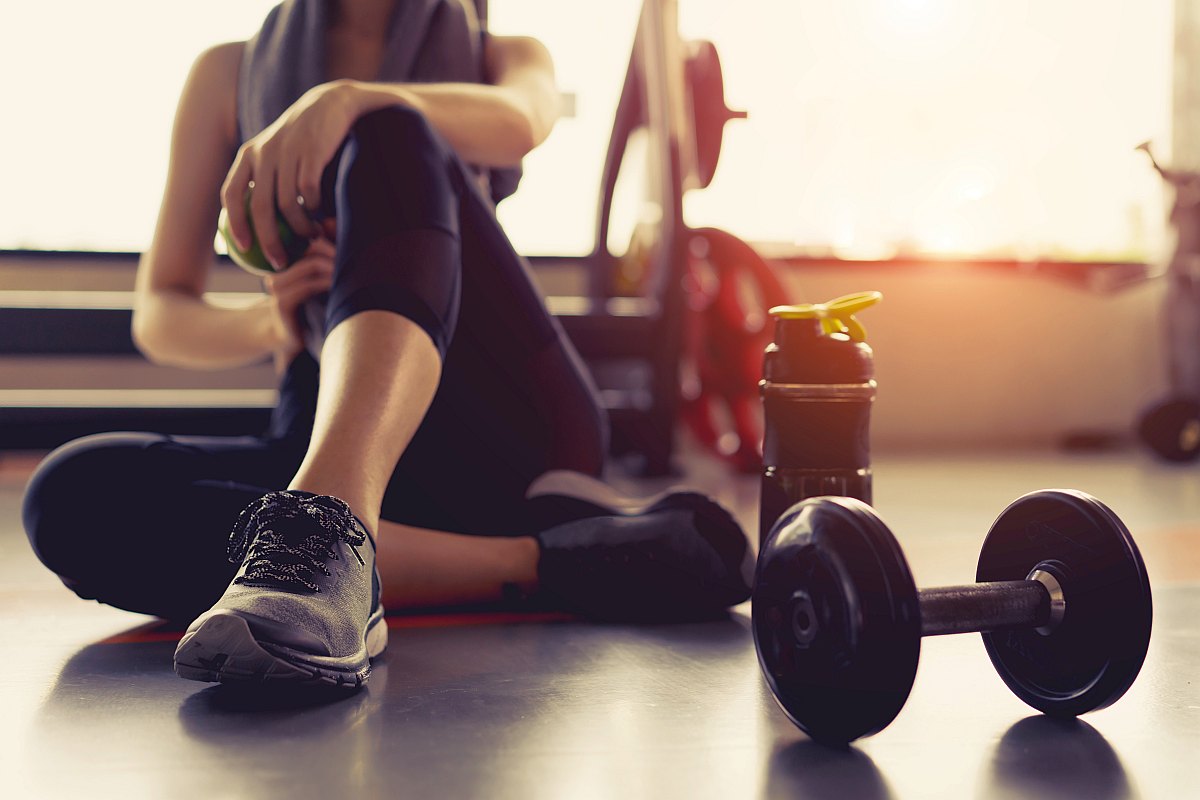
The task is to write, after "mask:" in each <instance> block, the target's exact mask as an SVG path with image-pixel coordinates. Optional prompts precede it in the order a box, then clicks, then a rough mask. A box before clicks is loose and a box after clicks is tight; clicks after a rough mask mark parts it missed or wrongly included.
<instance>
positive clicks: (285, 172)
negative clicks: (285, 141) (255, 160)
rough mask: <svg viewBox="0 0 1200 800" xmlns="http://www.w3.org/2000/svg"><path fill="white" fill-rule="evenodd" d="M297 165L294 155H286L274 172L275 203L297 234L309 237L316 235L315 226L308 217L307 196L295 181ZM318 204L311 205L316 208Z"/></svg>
mask: <svg viewBox="0 0 1200 800" xmlns="http://www.w3.org/2000/svg"><path fill="white" fill-rule="evenodd" d="M298 169H299V165H298V164H297V162H296V159H295V157H294V156H289V155H286V154H285V156H284V158H283V161H282V162H281V163H280V165H279V171H278V172H277V173H276V174H275V191H276V197H277V200H276V205H278V207H279V212H280V213H281V214H283V218H284V219H285V220H287V224H288V226H289V227H291V229H292V230H293V231H295V232H296V233H297V234H298V235H300V236H303V237H304V238H305V239H311V238H312V237H314V236H316V235H317V228H316V226H315V225H314V224H313V222H312V220H310V219H309V218H308V204H309V202H310V201H309V199H308V197H307V196H304V195H302V194H301V191H300V188H299V186H298V185H297V181H296V171H297V170H298ZM317 207H318V206H313V208H317Z"/></svg>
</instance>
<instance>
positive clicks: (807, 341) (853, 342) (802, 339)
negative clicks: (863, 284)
mask: <svg viewBox="0 0 1200 800" xmlns="http://www.w3.org/2000/svg"><path fill="white" fill-rule="evenodd" d="M881 299H883V295H882V294H881V293H879V292H858V293H856V294H848V295H844V296H842V297H838V298H836V299H834V300H830V301H829V302H828V303H807V304H804V305H795V306H775V307H774V308H772V309H771V310H770V314H771V316H772V317H774V318H775V337H774V338H775V341H774V342H773V343H772V344H771V345H769V346H768V347H767V350H766V353H765V355H764V358H763V380H764V381H766V382H768V383H798V384H815V383H826V384H828V383H834V384H838V383H866V382H867V381H870V380H873V379H874V377H875V363H874V354H873V353H872V351H871V346H870V345H869V344H867V342H866V338H867V332H866V329H865V328H863V326H862V323H860V322H859V321H858V320H857V319H856V318H855V316H854V315H855V314H856V313H858V312H859V311H862V310H863V309H864V308H868V307H870V306H873V305H875V304H876V303H878V302H879V301H880V300H881Z"/></svg>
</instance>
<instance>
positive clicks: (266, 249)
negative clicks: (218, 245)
mask: <svg viewBox="0 0 1200 800" xmlns="http://www.w3.org/2000/svg"><path fill="white" fill-rule="evenodd" d="M351 92H352V89H351V84H350V82H347V81H333V82H331V83H323V84H321V85H320V86H315V87H313V88H312V89H309V90H308V91H307V92H305V93H304V95H303V96H301V98H300V99H299V100H297V101H296V102H295V103H293V104H292V105H291V107H290V108H288V110H287V111H285V112H284V113H283V114H281V115H280V116H279V119H277V120H275V121H274V122H273V123H271V125H270V126H268V127H267V128H266V129H265V130H264V131H263V132H262V133H260V134H258V135H257V136H255V137H254V138H252V139H250V140H249V141H247V142H246V143H245V144H243V145H242V146H241V148H239V149H238V153H237V158H235V159H234V162H233V166H232V167H231V168H230V170H229V174H228V175H227V176H226V177H225V183H224V184H223V185H222V186H221V204H222V205H223V206H224V207H225V211H226V213H228V215H229V229H230V232H231V233H232V234H233V238H234V241H235V242H237V244H238V246H239V247H240V248H242V249H243V250H245V249H248V248H249V246H250V244H251V238H252V237H251V230H252V229H251V226H253V232H254V233H257V234H258V240H259V242H260V244H261V245H262V249H263V253H264V254H265V255H266V257H267V260H268V261H270V262H271V264H272V265H274V267H275V268H276V269H277V270H282V269H284V268H285V267H287V255H286V253H285V251H284V249H283V245H282V244H281V243H280V241H279V234H278V231H277V230H276V226H275V209H276V208H278V209H279V211H280V212H281V213H282V214H283V217H284V219H286V220H287V223H288V225H290V226H291V228H292V230H294V231H295V232H296V233H297V234H299V235H300V236H304V237H306V238H314V237H316V236H319V235H320V234H321V230H320V229H319V228H318V226H317V225H316V224H315V223H314V222H313V221H312V220H311V219H309V216H308V213H307V212H308V211H313V210H316V209H317V208H319V207H320V205H321V173H322V172H324V170H325V167H326V166H327V165H328V164H329V162H330V160H332V158H333V156H334V154H335V153H336V152H337V149H338V147H340V146H341V144H342V141H343V140H344V139H345V138H346V135H347V134H348V133H349V132H350V128H351V126H352V125H353V124H354V121H355V119H356V118H357V112H356V111H355V109H354V104H353V101H352V99H351ZM251 188H253V189H254V191H253V193H252V194H251V196H250V215H249V218H247V216H246V213H245V197H246V192H247V191H248V190H249V189H251Z"/></svg>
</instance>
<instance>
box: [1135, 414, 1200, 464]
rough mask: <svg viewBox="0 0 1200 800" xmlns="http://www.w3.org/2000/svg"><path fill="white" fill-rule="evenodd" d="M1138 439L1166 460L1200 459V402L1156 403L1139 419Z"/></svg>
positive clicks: (1184, 460)
mask: <svg viewBox="0 0 1200 800" xmlns="http://www.w3.org/2000/svg"><path fill="white" fill-rule="evenodd" d="M1137 433H1138V437H1140V438H1141V440H1142V441H1143V442H1145V444H1146V446H1147V447H1149V448H1150V449H1151V450H1153V451H1154V452H1155V453H1156V454H1158V456H1159V457H1160V458H1163V459H1165V460H1167V461H1178V462H1186V461H1195V460H1196V458H1197V457H1200V401H1197V400H1189V399H1171V400H1164V401H1162V402H1160V403H1155V404H1154V405H1153V406H1151V407H1150V408H1149V409H1147V410H1146V411H1145V412H1144V413H1143V414H1142V416H1141V419H1139V420H1138V426H1137Z"/></svg>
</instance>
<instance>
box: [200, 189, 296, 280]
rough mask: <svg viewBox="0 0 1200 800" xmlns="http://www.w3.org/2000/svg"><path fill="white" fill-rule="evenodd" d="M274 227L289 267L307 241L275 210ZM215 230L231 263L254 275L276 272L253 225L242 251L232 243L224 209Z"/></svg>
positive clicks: (248, 212)
mask: <svg viewBox="0 0 1200 800" xmlns="http://www.w3.org/2000/svg"><path fill="white" fill-rule="evenodd" d="M249 215H250V193H249V192H246V218H247V221H249ZM275 225H276V230H277V231H278V235H279V242H280V243H281V244H282V245H283V250H284V252H285V253H286V254H287V266H291V265H292V264H293V263H295V262H296V260H297V259H299V258H300V256H302V255H304V252H305V251H306V250H307V249H308V239H306V238H305V237H303V236H300V235H298V234H297V233H296V232H295V231H293V230H292V226H291V225H288V223H287V220H286V219H284V217H283V214H282V213H281V212H280V211H279V210H278V209H276V210H275ZM217 229H218V231H220V233H221V238H222V239H224V240H225V247H226V248H227V249H228V250H229V257H230V258H232V259H233V263H235V264H237V265H238V266H239V267H241V268H242V269H244V270H246V271H247V272H250V273H253V274H255V275H270V274H271V273H274V272H277V271H278V270H276V269H275V268H274V267H273V266H271V262H270V261H267V257H266V255H265V254H264V253H263V251H262V246H261V245H260V244H259V242H258V236H257V235H256V234H255V233H254V231H253V223H251V236H253V237H254V238H253V241H252V242H251V243H250V247H249V248H247V249H246V250H242V249H241V248H240V247H238V245H237V242H236V241H234V238H233V232H232V231H231V230H230V229H229V214H228V213H227V212H226V211H225V209H223V208H222V209H221V216H220V218H219V219H218V220H217Z"/></svg>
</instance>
